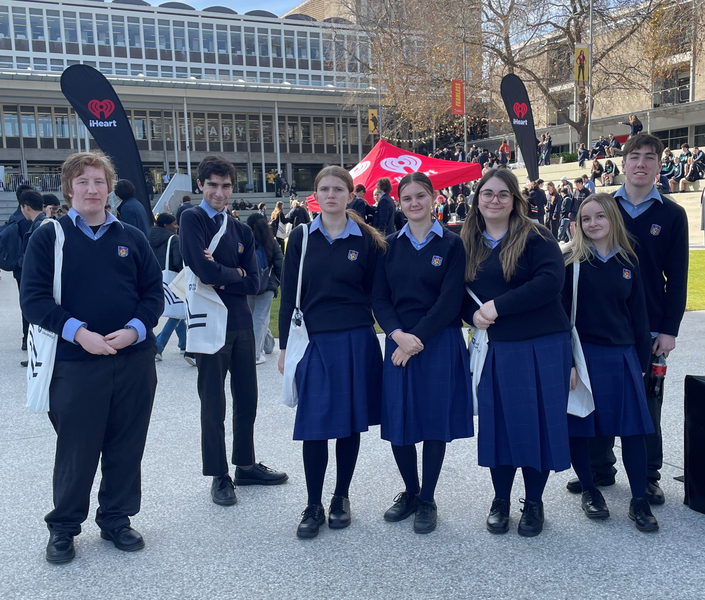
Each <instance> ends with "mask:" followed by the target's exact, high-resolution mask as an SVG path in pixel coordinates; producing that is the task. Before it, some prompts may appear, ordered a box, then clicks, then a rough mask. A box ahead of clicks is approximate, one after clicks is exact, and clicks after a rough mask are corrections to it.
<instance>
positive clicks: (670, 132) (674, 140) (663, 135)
mask: <svg viewBox="0 0 705 600" xmlns="http://www.w3.org/2000/svg"><path fill="white" fill-rule="evenodd" d="M652 134H653V135H654V136H656V137H657V138H659V139H660V140H661V141H662V142H663V145H664V146H665V147H666V148H671V149H673V150H676V149H678V148H680V147H681V144H687V143H688V128H687V127H679V128H677V129H664V130H662V131H653V132H652Z"/></svg>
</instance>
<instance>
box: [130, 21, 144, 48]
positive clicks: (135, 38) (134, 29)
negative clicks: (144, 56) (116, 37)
mask: <svg viewBox="0 0 705 600" xmlns="http://www.w3.org/2000/svg"><path fill="white" fill-rule="evenodd" d="M127 36H128V38H129V40H130V48H141V47H142V36H141V35H140V20H139V19H136V18H134V17H128V18H127Z"/></svg>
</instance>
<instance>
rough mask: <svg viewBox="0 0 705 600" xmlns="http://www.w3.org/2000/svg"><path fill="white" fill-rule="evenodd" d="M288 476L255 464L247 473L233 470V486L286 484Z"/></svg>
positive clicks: (236, 469) (242, 470)
mask: <svg viewBox="0 0 705 600" xmlns="http://www.w3.org/2000/svg"><path fill="white" fill-rule="evenodd" d="M288 479H289V476H288V475H287V474H286V473H280V472H279V471H275V470H274V469H270V468H269V467H266V466H264V465H263V464H262V463H257V464H256V465H255V466H254V467H252V468H251V469H250V470H249V471H245V470H244V469H241V468H240V467H236V468H235V485H281V484H282V483H286V482H287V481H288Z"/></svg>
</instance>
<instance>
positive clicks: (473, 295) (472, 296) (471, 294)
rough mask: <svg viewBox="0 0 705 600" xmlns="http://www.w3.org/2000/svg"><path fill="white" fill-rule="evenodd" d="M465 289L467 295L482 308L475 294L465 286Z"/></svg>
mask: <svg viewBox="0 0 705 600" xmlns="http://www.w3.org/2000/svg"><path fill="white" fill-rule="evenodd" d="M465 289H466V290H467V293H468V294H470V297H471V298H472V299H473V300H474V301H475V302H477V305H478V306H482V302H480V299H479V298H478V297H477V296H476V295H475V292H473V291H472V290H471V289H470V288H469V287H468V286H467V285H466V286H465Z"/></svg>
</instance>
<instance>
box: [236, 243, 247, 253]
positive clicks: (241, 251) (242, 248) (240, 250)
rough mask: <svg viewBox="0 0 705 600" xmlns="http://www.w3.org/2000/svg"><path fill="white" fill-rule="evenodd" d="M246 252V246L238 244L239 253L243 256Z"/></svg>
mask: <svg viewBox="0 0 705 600" xmlns="http://www.w3.org/2000/svg"><path fill="white" fill-rule="evenodd" d="M244 251H245V246H243V245H242V243H240V242H238V243H237V253H238V254H242V253H243V252H244Z"/></svg>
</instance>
